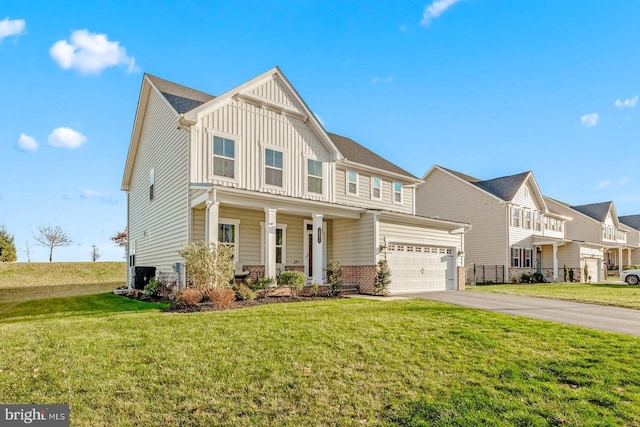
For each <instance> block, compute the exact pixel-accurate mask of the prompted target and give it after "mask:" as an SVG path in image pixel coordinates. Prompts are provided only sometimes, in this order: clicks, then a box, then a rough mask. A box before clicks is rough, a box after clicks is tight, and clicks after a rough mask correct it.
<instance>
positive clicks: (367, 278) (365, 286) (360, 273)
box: [342, 265, 378, 295]
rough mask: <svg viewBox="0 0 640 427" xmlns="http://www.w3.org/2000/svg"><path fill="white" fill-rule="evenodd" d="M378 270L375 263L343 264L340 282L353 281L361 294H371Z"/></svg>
mask: <svg viewBox="0 0 640 427" xmlns="http://www.w3.org/2000/svg"><path fill="white" fill-rule="evenodd" d="M377 271H378V268H377V266H375V265H343V266H342V282H343V283H355V284H357V285H358V287H359V289H360V293H361V294H369V295H371V294H373V293H374V287H373V283H374V281H375V279H376V273H377Z"/></svg>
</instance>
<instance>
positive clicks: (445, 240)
mask: <svg viewBox="0 0 640 427" xmlns="http://www.w3.org/2000/svg"><path fill="white" fill-rule="evenodd" d="M379 231H380V233H379V241H378V244H379V245H380V247H384V244H385V241H387V242H394V243H405V244H411V243H413V244H420V245H431V246H440V247H445V248H452V249H453V250H454V254H455V253H457V251H460V250H462V242H461V237H460V235H459V234H451V233H449V231H448V230H440V229H437V228H425V227H419V226H412V225H407V224H402V223H398V222H394V221H392V220H389V219H381V220H380V225H379ZM385 239H386V240H385Z"/></svg>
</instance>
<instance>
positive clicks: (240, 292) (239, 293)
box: [233, 283, 256, 301]
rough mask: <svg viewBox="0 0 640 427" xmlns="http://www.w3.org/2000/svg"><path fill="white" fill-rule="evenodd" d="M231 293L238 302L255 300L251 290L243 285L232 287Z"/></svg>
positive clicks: (254, 294)
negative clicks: (232, 292) (233, 293)
mask: <svg viewBox="0 0 640 427" xmlns="http://www.w3.org/2000/svg"><path fill="white" fill-rule="evenodd" d="M233 291H234V292H235V293H236V299H237V300H238V301H246V300H254V299H256V293H255V292H253V291H252V290H251V288H249V287H248V286H247V285H245V284H244V283H240V284H239V285H234V286H233Z"/></svg>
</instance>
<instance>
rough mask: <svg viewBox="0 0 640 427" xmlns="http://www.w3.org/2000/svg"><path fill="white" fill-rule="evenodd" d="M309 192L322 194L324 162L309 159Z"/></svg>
mask: <svg viewBox="0 0 640 427" xmlns="http://www.w3.org/2000/svg"><path fill="white" fill-rule="evenodd" d="M307 191H308V192H309V193H317V194H322V162H320V161H318V160H312V159H307Z"/></svg>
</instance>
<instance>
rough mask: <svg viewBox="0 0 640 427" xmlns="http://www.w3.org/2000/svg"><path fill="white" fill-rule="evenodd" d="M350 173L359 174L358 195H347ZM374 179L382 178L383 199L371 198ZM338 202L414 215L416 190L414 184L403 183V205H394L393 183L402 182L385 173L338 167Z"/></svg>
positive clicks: (336, 194)
mask: <svg viewBox="0 0 640 427" xmlns="http://www.w3.org/2000/svg"><path fill="white" fill-rule="evenodd" d="M349 171H353V172H357V173H358V194H357V195H354V194H348V193H347V173H348V172H349ZM373 177H378V178H380V180H381V181H382V182H381V186H382V192H381V195H382V197H381V199H374V198H372V197H371V187H372V179H373ZM335 182H336V193H335V196H336V202H337V203H340V204H343V205H349V206H358V207H365V208H369V209H385V210H391V211H396V212H403V213H409V214H411V213H413V199H414V192H415V189H414V187H413V184H408V183H406V182H404V183H403V189H402V203H394V201H393V200H394V199H393V196H394V195H393V183H394V182H401V181H400V180H397V179H393V178H392V177H389V176H386V175H385V173H384V172H383V171H380V173H378V174H374V173H372V172H369V171H362V170H358V169H357V168H346V169H345V168H343V167H340V166H339V167H337V169H336V180H335Z"/></svg>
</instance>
